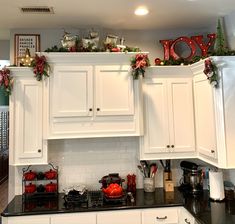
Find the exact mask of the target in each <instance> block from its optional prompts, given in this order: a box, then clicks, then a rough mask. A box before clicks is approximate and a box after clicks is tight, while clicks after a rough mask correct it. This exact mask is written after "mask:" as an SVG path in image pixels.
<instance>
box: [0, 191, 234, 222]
mask: <svg viewBox="0 0 235 224" xmlns="http://www.w3.org/2000/svg"><path fill="white" fill-rule="evenodd" d="M63 196H64V195H63V194H59V195H58V197H57V198H55V199H50V200H49V199H46V200H45V199H44V200H37V201H26V202H24V200H23V198H22V196H20V195H19V196H15V198H14V199H13V200H12V201H11V202H10V203H9V205H8V206H7V208H6V209H5V210H4V212H3V213H2V214H1V215H2V216H5V217H11V216H23V215H42V214H59V213H60V214H61V213H71V212H91V211H110V210H124V209H144V208H159V207H172V206H184V207H185V208H186V209H187V210H188V211H189V212H190V213H191V214H192V215H193V216H194V217H195V218H196V220H197V222H199V223H201V224H234V223H235V201H224V202H212V201H210V200H209V193H208V191H204V192H203V194H202V195H201V196H197V197H193V196H191V195H183V194H182V193H181V192H179V191H178V189H175V191H174V192H173V193H171V192H169V193H166V192H164V190H163V188H156V191H155V192H154V193H145V192H144V191H143V189H138V190H137V192H136V198H135V202H134V203H131V202H130V201H129V200H127V203H126V204H125V205H122V204H104V205H103V206H100V207H83V208H81V207H70V208H68V207H66V206H65V205H64V199H63Z"/></svg>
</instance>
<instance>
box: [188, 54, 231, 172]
mask: <svg viewBox="0 0 235 224" xmlns="http://www.w3.org/2000/svg"><path fill="white" fill-rule="evenodd" d="M211 60H212V61H213V62H214V63H215V64H216V66H217V68H218V77H219V79H218V82H219V86H218V88H215V87H213V86H211V85H210V83H209V81H208V80H207V77H206V76H205V74H204V73H203V70H204V68H205V65H204V60H202V61H200V62H198V63H195V64H193V65H192V66H191V69H192V71H193V73H194V75H195V77H194V92H195V94H194V97H195V112H196V113H195V121H196V144H197V151H198V157H199V158H200V159H202V160H204V161H206V162H208V163H210V164H212V165H215V166H217V167H219V168H225V169H226V168H235V160H234V158H235V149H234V146H235V119H234V114H235V104H234V102H235V88H234V86H235V70H234V68H235V57H234V56H224V57H223V56H218V57H211Z"/></svg>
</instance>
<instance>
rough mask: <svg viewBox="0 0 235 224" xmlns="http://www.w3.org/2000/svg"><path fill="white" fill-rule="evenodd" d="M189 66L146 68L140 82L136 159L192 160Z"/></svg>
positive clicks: (191, 108)
mask: <svg viewBox="0 0 235 224" xmlns="http://www.w3.org/2000/svg"><path fill="white" fill-rule="evenodd" d="M192 78H193V77H192V72H191V71H190V68H189V66H163V67H161V66H157V67H150V68H149V69H148V72H147V73H146V77H145V78H144V80H143V82H144V85H143V92H144V130H145V133H144V136H143V137H141V138H140V159H146V160H148V159H149V160H151V159H171V158H172V159H174V158H194V157H195V156H196V152H195V136H194V111H193V89H192V86H193V81H192Z"/></svg>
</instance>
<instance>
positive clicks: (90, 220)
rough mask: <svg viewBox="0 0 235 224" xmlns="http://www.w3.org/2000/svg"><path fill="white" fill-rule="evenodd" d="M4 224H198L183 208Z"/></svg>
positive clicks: (10, 220)
mask: <svg viewBox="0 0 235 224" xmlns="http://www.w3.org/2000/svg"><path fill="white" fill-rule="evenodd" d="M2 224H196V221H195V219H194V217H193V216H192V215H191V214H190V213H189V212H188V211H187V210H186V209H185V208H183V207H167V208H148V209H128V210H122V211H118V210H113V211H100V212H77V213H76V212H75V213H66V214H51V215H34V216H32V215H31V216H16V217H2Z"/></svg>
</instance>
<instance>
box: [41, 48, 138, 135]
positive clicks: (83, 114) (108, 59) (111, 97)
mask: <svg viewBox="0 0 235 224" xmlns="http://www.w3.org/2000/svg"><path fill="white" fill-rule="evenodd" d="M45 55H46V57H47V59H48V62H49V64H50V65H51V68H52V74H51V76H50V85H49V91H48V98H49V105H48V109H49V112H48V120H49V122H48V124H49V126H48V133H47V134H48V138H49V139H59V138H86V137H112V136H139V135H141V132H142V128H141V127H142V116H141V91H140V90H141V80H135V81H134V80H133V77H132V75H131V71H130V69H131V67H130V58H131V57H132V56H134V55H135V54H133V53H127V54H125V53H73V54H64V53H61V54H60V53H57V54H53V53H49V54H45Z"/></svg>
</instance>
